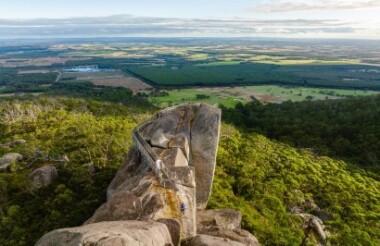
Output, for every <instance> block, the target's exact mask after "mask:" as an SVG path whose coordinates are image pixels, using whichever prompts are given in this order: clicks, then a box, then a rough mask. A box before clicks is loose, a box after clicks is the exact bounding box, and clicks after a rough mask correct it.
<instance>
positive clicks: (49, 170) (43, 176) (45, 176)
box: [29, 165, 58, 189]
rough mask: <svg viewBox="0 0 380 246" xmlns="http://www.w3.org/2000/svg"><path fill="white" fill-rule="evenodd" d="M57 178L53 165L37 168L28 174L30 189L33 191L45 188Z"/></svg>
mask: <svg viewBox="0 0 380 246" xmlns="http://www.w3.org/2000/svg"><path fill="white" fill-rule="evenodd" d="M57 178H58V172H57V169H56V168H55V166H53V165H46V166H43V167H40V168H37V169H36V170H34V171H33V172H32V173H31V174H29V180H30V182H31V184H32V187H33V188H35V189H41V188H44V187H47V186H49V185H50V184H51V183H53V181H54V180H55V179H57Z"/></svg>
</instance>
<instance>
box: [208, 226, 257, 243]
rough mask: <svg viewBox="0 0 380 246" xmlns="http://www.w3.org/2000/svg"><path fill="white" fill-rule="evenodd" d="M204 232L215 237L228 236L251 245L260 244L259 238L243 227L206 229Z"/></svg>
mask: <svg viewBox="0 0 380 246" xmlns="http://www.w3.org/2000/svg"><path fill="white" fill-rule="evenodd" d="M203 234H205V235H209V236H213V237H221V238H227V239H230V240H232V241H236V242H240V243H242V244H244V245H249V246H258V245H260V244H259V241H258V240H257V238H256V237H255V236H253V235H252V234H251V233H249V232H248V231H246V230H242V229H234V230H228V229H216V230H212V231H206V232H204V233H203Z"/></svg>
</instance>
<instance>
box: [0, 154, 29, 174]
mask: <svg viewBox="0 0 380 246" xmlns="http://www.w3.org/2000/svg"><path fill="white" fill-rule="evenodd" d="M23 158H24V157H23V156H22V155H21V154H19V153H8V154H5V155H3V157H1V158H0V172H4V171H6V170H7V169H8V167H9V166H10V165H12V164H13V163H17V162H18V161H22V159H23Z"/></svg>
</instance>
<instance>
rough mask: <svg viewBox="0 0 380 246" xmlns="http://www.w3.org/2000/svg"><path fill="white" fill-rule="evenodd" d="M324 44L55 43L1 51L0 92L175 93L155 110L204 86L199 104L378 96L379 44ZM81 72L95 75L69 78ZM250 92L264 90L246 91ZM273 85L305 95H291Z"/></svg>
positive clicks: (225, 41) (189, 98)
mask: <svg viewBox="0 0 380 246" xmlns="http://www.w3.org/2000/svg"><path fill="white" fill-rule="evenodd" d="M211 41H212V42H211ZM329 42H330V41H323V42H322V41H321V42H320V43H309V42H308V41H292V42H288V41H266V42H264V41H260V40H249V39H247V40H233V39H231V40H228V39H210V40H208V39H205V40H191V39H188V40H187V39H165V40H154V39H152V40H150V39H142V40H137V41H136V40H133V39H132V40H128V39H125V40H120V41H117V42H116V41H97V42H95V41H94V42H91V41H88V40H87V42H81V41H75V42H74V41H73V42H65V41H62V42H61V43H60V42H59V41H57V42H55V43H51V44H43V45H31V46H23V47H22V49H20V48H17V46H15V47H13V46H9V47H8V46H6V47H2V46H0V85H1V86H3V87H2V88H3V89H1V90H0V92H1V93H14V92H28V93H36V92H43V91H46V86H45V85H47V84H52V83H55V82H58V83H65V82H67V81H76V82H86V81H87V82H91V83H93V84H95V85H99V86H111V87H119V86H121V87H125V88H128V89H131V90H132V91H134V92H135V93H137V92H139V91H146V90H149V89H150V88H152V87H154V88H159V89H161V90H168V89H181V91H177V92H176V91H175V90H173V91H171V92H170V93H169V94H170V96H169V98H155V100H156V101H157V103H159V104H170V103H174V102H177V101H178V100H181V101H194V100H195V99H194V95H195V96H196V95H197V94H198V91H199V90H200V89H198V88H195V87H202V88H203V90H202V93H203V94H207V93H209V94H210V95H206V97H207V98H202V100H206V101H208V102H210V103H218V104H223V105H227V106H233V105H234V104H236V103H237V102H239V101H246V100H250V97H251V96H254V97H256V98H257V99H259V100H261V101H263V102H282V101H286V100H293V101H299V100H304V99H305V98H306V97H308V99H309V100H314V99H325V98H329V99H334V98H339V96H338V95H337V94H334V93H329V94H326V93H316V92H311V91H309V89H307V88H309V87H310V88H321V90H322V89H323V88H325V89H328V90H330V91H335V90H336V89H349V90H353V91H354V92H352V93H353V94H355V93H356V94H358V93H357V92H355V90H364V91H369V90H379V91H380V63H379V58H378V57H379V53H378V52H377V50H379V44H377V43H374V42H370V41H368V43H365V42H364V43H345V42H344V41H339V42H337V41H334V42H330V43H329ZM82 66H84V67H86V66H88V67H98V68H99V70H100V71H97V72H95V73H94V72H90V73H86V72H80V73H74V72H68V71H70V69H72V68H76V67H82ZM42 85H44V86H42ZM243 86H246V87H245V89H239V88H243ZM252 86H253V87H252ZM254 86H262V87H256V89H255V90H253V91H252V90H251V88H255V87H254ZM265 86H269V87H265ZM271 86H274V87H271ZM276 86H288V87H289V86H291V87H300V88H303V89H293V90H292V92H290V91H291V90H285V89H283V88H285V87H276ZM219 87H220V88H219ZM228 87H233V88H231V89H228V90H226V88H228ZM264 88H265V89H264ZM268 88H269V89H268ZM270 88H272V89H270ZM274 88H281V89H280V90H279V91H278V90H277V89H274ZM261 90H264V91H261ZM267 90H269V91H267ZM310 90H313V89H310ZM315 90H316V91H319V90H318V89H315ZM226 92H228V93H226ZM342 93H343V92H339V93H338V94H339V95H340V96H342V95H343V94H342ZM349 93H351V92H349ZM178 98H179V99H178ZM150 100H152V98H150ZM195 101H196V100H195Z"/></svg>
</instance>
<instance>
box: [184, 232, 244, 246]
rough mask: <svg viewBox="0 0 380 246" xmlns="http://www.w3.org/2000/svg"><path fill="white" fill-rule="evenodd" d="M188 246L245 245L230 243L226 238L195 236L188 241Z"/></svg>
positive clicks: (242, 245)
mask: <svg viewBox="0 0 380 246" xmlns="http://www.w3.org/2000/svg"><path fill="white" fill-rule="evenodd" d="M189 245H190V246H245V245H246V244H243V243H239V242H236V241H232V240H230V239H227V238H221V237H213V236H207V235H201V234H200V235H197V236H196V237H194V238H193V239H192V240H191V241H190V244H189Z"/></svg>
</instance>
